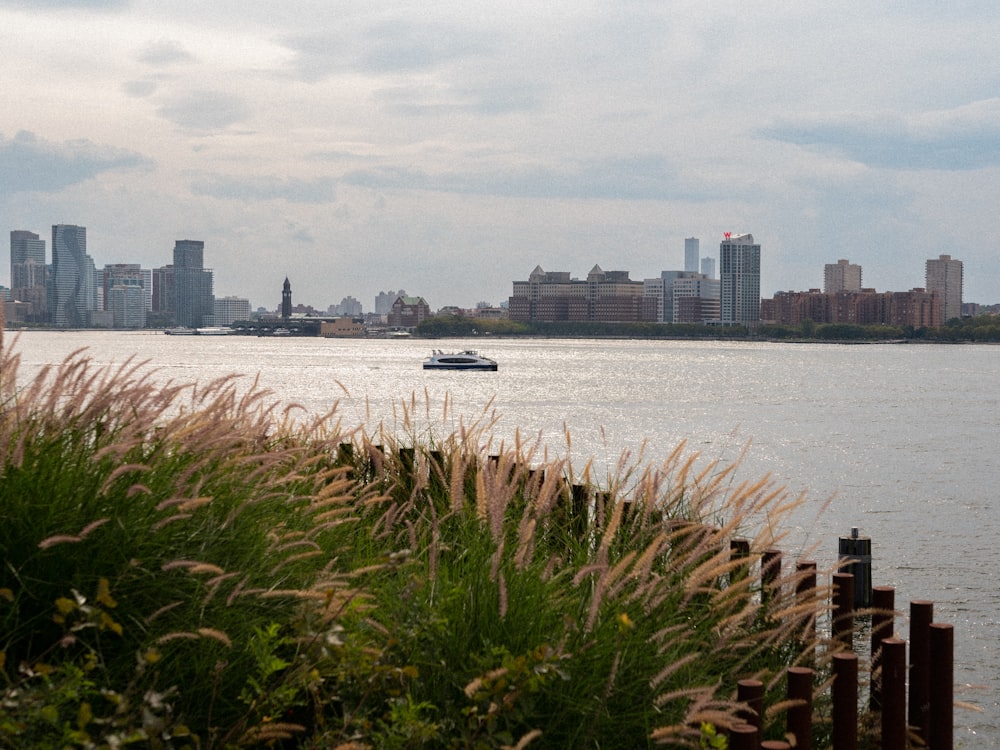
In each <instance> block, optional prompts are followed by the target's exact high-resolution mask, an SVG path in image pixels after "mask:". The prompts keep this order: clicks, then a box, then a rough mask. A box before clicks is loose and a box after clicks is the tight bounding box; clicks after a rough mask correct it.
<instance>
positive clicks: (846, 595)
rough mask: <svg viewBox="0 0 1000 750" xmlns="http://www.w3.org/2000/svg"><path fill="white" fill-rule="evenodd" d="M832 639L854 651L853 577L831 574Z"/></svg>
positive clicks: (843, 574)
mask: <svg viewBox="0 0 1000 750" xmlns="http://www.w3.org/2000/svg"><path fill="white" fill-rule="evenodd" d="M832 631H833V632H832V635H833V638H834V639H835V640H837V641H840V643H842V644H843V645H844V646H846V647H847V648H849V649H850V650H851V651H853V650H854V576H852V575H851V574H850V573H834V574H833V627H832Z"/></svg>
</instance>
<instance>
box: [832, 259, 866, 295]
mask: <svg viewBox="0 0 1000 750" xmlns="http://www.w3.org/2000/svg"><path fill="white" fill-rule="evenodd" d="M823 291H824V292H826V293H827V294H834V293H836V292H860V291H861V266H859V265H858V264H856V263H851V262H850V261H849V260H838V261H837V262H836V263H827V264H826V265H825V266H823Z"/></svg>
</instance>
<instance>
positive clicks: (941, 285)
mask: <svg viewBox="0 0 1000 750" xmlns="http://www.w3.org/2000/svg"><path fill="white" fill-rule="evenodd" d="M925 279H926V282H925V286H926V288H927V291H928V292H937V294H938V297H940V298H941V321H940V322H939V323H938V325H941V324H942V323H947V322H948V321H949V320H951V319H952V318H961V317H962V261H960V260H952V258H951V256H950V255H941V256H939V257H938V258H937V259H936V260H935V259H930V260H928V261H927V269H926V276H925Z"/></svg>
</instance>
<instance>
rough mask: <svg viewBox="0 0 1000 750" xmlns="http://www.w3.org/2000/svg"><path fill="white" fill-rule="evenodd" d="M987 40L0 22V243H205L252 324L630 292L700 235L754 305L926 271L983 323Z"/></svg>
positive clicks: (574, 4) (537, 25)
mask: <svg viewBox="0 0 1000 750" xmlns="http://www.w3.org/2000/svg"><path fill="white" fill-rule="evenodd" d="M998 38H1000V5H997V4H996V1H995V0H951V2H949V3H939V2H930V1H929V0H885V1H884V2H879V3H872V2H870V0H841V2H838V3H830V2H817V1H814V0H799V1H798V2H787V0H782V1H781V2H775V1H774V0H759V1H758V2H753V3H747V2H745V0H739V1H737V0H697V1H695V0H690V1H688V0H676V1H673V2H670V1H661V2H653V1H652V0H648V1H647V0H615V2H606V1H602V2H593V1H592V0H551V1H550V2H538V0H531V1H530V2H528V1H525V0H506V2H504V3H494V2H482V0H462V2H455V1H454V0H434V2H431V1H430V0H416V1H411V2H405V1H399V2H394V3H391V4H390V3H383V2H379V0H308V1H307V0H288V1H287V2H284V3H275V2H273V0H268V2H262V1H260V0H238V1H236V0H213V2H210V3H206V2H204V0H199V1H198V2H193V1H192V0H171V2H169V3H165V2H161V1H160V0H157V1H156V2H151V1H150V2H147V1H145V0H30V1H29V0H0V49H2V50H3V55H2V58H0V92H2V96H0V229H4V230H8V231H9V230H14V229H27V230H30V231H34V232H37V233H38V234H39V235H40V236H41V237H43V238H45V239H46V240H47V246H48V249H49V252H51V226H52V225H53V224H79V225H83V226H86V227H87V242H88V252H89V253H90V255H91V256H92V257H93V258H94V261H95V263H96V264H97V266H98V267H103V266H104V265H105V264H107V263H123V262H132V263H141V264H142V265H143V266H144V267H157V266H161V265H166V264H168V263H170V262H171V260H172V250H173V245H174V241H175V240H178V239H200V240H204V242H205V265H206V266H207V267H211V268H213V269H214V271H215V293H216V296H226V295H237V296H243V297H249V299H250V301H251V304H252V305H253V306H254V307H257V306H264V307H267V308H272V309H273V308H275V307H276V306H277V305H278V304H279V303H280V300H281V286H282V282H283V281H284V278H285V277H286V276H287V277H288V278H289V280H290V282H291V285H292V291H293V300H294V302H295V303H303V304H308V305H313V306H314V307H317V308H318V309H324V310H325V309H326V307H327V306H328V305H331V304H337V303H339V302H340V301H341V300H342V299H343V298H344V297H346V296H353V297H355V298H357V299H358V300H360V301H361V303H362V305H363V306H364V309H365V311H372V310H373V309H374V297H375V295H376V294H378V293H379V292H381V291H396V290H399V289H405V290H406V292H407V293H408V294H410V295H419V296H422V297H424V298H425V299H426V300H427V302H428V304H429V305H430V306H431V308H432V309H437V308H439V307H442V306H445V305H458V306H461V307H471V306H473V305H475V304H477V303H479V302H489V303H491V304H497V303H499V302H501V301H503V300H506V299H507V297H509V296H510V294H511V291H512V282H513V281H514V280H522V279H527V277H528V274H529V273H531V271H532V269H534V268H535V266H541V267H542V268H543V269H544V270H546V271H569V272H570V273H571V274H572V275H573V276H574V277H581V278H585V277H586V274H587V272H588V271H589V270H590V269H591V268H592V267H593V266H594V265H600V266H601V268H603V269H605V270H625V271H629V272H630V274H631V278H633V279H644V278H653V277H659V275H660V272H661V271H664V270H676V269H683V267H684V239H685V238H686V237H698V238H699V239H700V241H701V254H702V255H703V256H709V257H717V256H718V247H719V243H720V242H721V240H722V238H723V234H724V233H725V232H733V233H744V232H750V233H752V234H753V236H754V238H755V241H756V242H758V243H760V245H761V292H762V294H763V295H765V296H770V295H771V294H773V293H774V292H775V291H779V290H786V291H789V290H805V289H809V288H816V287H822V284H823V266H824V264H826V263H835V262H836V261H837V260H839V259H841V258H846V259H849V260H850V261H851V262H852V263H857V264H859V265H861V266H862V269H863V271H862V272H863V284H864V286H866V287H874V288H876V289H877V290H879V291H905V290H909V289H911V288H914V287H920V286H923V285H924V268H925V266H924V263H925V261H926V260H927V259H928V258H937V257H938V256H939V255H941V254H949V255H951V256H952V257H953V258H957V259H959V260H962V261H963V263H964V280H965V283H964V295H963V296H964V299H965V300H966V301H972V302H981V303H984V304H990V303H998V302H1000V247H998V242H997V237H998V234H997V232H996V231H995V227H994V224H995V223H996V217H997V216H998V214H1000V45H998V44H997V43H996V40H997V39H998ZM3 225H6V226H3ZM6 233H7V231H5V232H4V234H6ZM3 244H4V245H5V246H6V247H5V248H4V252H3V253H0V283H2V284H9V283H10V279H9V258H8V256H7V255H6V252H7V251H8V250H9V243H6V242H4V243H3Z"/></svg>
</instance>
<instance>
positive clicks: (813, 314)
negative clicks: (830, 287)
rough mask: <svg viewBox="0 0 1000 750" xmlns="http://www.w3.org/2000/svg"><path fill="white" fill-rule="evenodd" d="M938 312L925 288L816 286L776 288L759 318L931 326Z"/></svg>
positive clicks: (937, 300)
mask: <svg viewBox="0 0 1000 750" xmlns="http://www.w3.org/2000/svg"><path fill="white" fill-rule="evenodd" d="M939 315H940V298H939V297H938V295H936V294H934V293H932V292H928V291H927V290H925V289H911V290H910V291H908V292H876V291H875V290H874V289H861V290H860V291H856V292H854V291H846V290H845V291H839V292H834V293H832V294H828V293H826V292H822V291H820V290H819V289H810V290H808V291H806V292H777V293H776V294H775V295H774V297H773V298H772V299H770V300H766V305H763V306H762V314H761V318H762V319H763V320H766V321H767V322H769V323H779V324H781V325H792V326H797V325H801V324H802V322H803V321H805V320H811V321H813V322H814V323H847V324H855V325H893V326H899V327H907V326H912V327H913V328H924V327H934V326H936V325H938V324H937V323H935V322H934V321H935V320H936V319H937V318H936V316H939Z"/></svg>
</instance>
